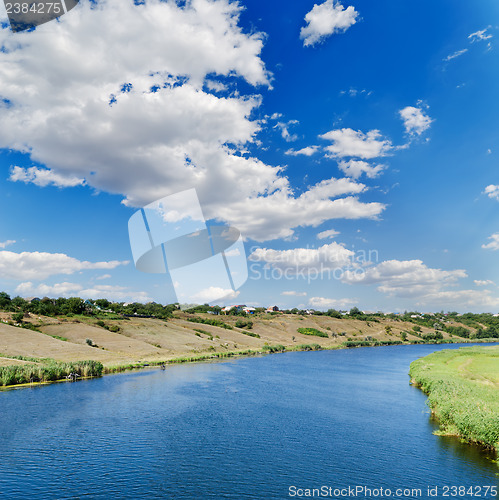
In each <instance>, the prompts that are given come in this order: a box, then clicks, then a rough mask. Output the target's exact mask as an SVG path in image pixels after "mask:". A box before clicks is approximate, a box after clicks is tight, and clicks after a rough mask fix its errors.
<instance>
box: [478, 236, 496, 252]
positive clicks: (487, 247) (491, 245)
mask: <svg viewBox="0 0 499 500" xmlns="http://www.w3.org/2000/svg"><path fill="white" fill-rule="evenodd" d="M487 239H489V240H491V242H490V243H487V244H483V245H482V248H484V249H485V250H499V233H494V234H492V235H491V236H489V237H488V238H487Z"/></svg>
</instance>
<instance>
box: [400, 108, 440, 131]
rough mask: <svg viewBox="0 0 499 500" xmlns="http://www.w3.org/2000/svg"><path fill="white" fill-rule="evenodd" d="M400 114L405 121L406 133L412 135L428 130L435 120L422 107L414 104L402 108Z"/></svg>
mask: <svg viewBox="0 0 499 500" xmlns="http://www.w3.org/2000/svg"><path fill="white" fill-rule="evenodd" d="M399 114H400V117H401V118H402V120H403V122H404V127H405V131H406V133H407V134H409V135H412V136H414V135H421V134H422V133H423V132H424V131H425V130H428V129H429V128H430V125H431V123H432V121H433V120H432V119H431V118H430V117H429V116H428V115H427V114H425V112H424V111H423V110H422V109H421V108H415V107H414V106H407V107H405V108H404V109H401V110H400V111H399Z"/></svg>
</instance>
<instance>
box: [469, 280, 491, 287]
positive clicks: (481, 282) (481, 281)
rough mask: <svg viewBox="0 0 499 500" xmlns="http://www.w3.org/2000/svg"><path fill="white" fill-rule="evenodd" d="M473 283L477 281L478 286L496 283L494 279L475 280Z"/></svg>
mask: <svg viewBox="0 0 499 500" xmlns="http://www.w3.org/2000/svg"><path fill="white" fill-rule="evenodd" d="M473 283H475V285H476V286H487V285H494V282H493V281H492V280H473Z"/></svg>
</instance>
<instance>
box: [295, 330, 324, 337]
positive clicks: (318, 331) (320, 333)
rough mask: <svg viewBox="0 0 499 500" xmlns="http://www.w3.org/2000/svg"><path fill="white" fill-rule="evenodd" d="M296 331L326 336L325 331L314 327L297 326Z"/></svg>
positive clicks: (303, 333)
mask: <svg viewBox="0 0 499 500" xmlns="http://www.w3.org/2000/svg"><path fill="white" fill-rule="evenodd" d="M298 333H301V334H302V335H315V336H316V337H324V338H326V339H327V338H328V334H327V333H326V332H321V331H320V330H317V329H316V328H298Z"/></svg>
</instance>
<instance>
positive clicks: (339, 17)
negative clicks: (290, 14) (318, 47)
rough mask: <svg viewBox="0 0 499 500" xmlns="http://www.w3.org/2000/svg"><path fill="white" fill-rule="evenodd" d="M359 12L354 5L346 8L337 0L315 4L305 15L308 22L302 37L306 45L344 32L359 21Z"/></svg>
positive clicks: (302, 30) (301, 34)
mask: <svg viewBox="0 0 499 500" xmlns="http://www.w3.org/2000/svg"><path fill="white" fill-rule="evenodd" d="M358 15H359V13H358V12H357V11H356V10H355V8H354V7H352V6H349V7H347V8H346V9H345V7H343V5H341V3H340V2H338V1H336V0H326V2H324V3H321V4H315V5H314V7H313V9H312V10H311V11H310V12H308V13H307V14H306V15H305V21H306V23H307V25H306V26H304V27H303V28H302V29H301V31H300V38H301V39H302V40H303V45H304V46H305V47H308V46H313V45H315V44H317V43H321V42H323V41H324V40H325V39H326V38H327V37H328V36H330V35H333V34H335V33H344V32H345V31H346V30H347V29H348V28H350V26H352V25H354V24H355V23H356V22H357V16H358Z"/></svg>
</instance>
